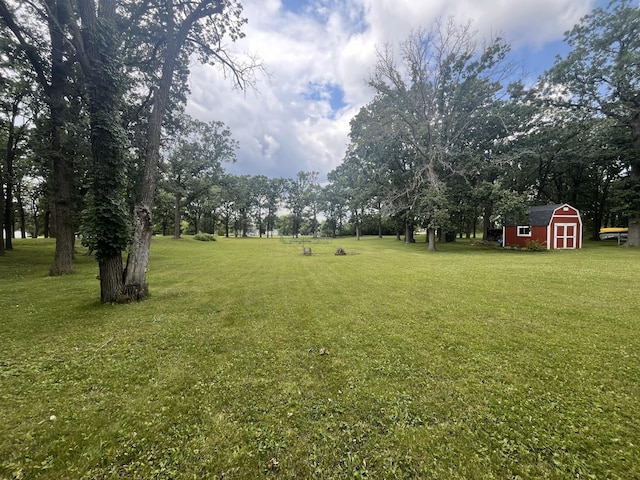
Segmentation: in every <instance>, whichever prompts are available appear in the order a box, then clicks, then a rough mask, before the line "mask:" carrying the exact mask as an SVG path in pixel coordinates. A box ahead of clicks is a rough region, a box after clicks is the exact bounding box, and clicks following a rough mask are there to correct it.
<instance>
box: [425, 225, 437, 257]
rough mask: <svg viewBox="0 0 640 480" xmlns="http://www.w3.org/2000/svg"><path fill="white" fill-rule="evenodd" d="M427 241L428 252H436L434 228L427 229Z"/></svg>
mask: <svg viewBox="0 0 640 480" xmlns="http://www.w3.org/2000/svg"><path fill="white" fill-rule="evenodd" d="M427 239H428V240H429V247H428V248H427V250H428V251H430V252H435V251H436V229H435V228H427Z"/></svg>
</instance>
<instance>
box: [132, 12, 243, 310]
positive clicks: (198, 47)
mask: <svg viewBox="0 0 640 480" xmlns="http://www.w3.org/2000/svg"><path fill="white" fill-rule="evenodd" d="M131 6H132V18H133V19H134V20H137V21H139V22H140V23H141V24H145V25H147V26H149V27H150V26H152V27H153V28H152V29H151V30H152V31H154V32H157V34H158V37H157V38H152V39H150V41H149V44H150V45H151V46H152V48H151V49H150V51H151V52H153V53H154V56H153V63H154V69H152V75H150V79H151V80H152V82H150V83H149V84H148V90H149V92H150V98H151V104H152V107H151V113H150V117H149V120H148V128H147V133H146V145H145V154H144V173H143V176H142V189H141V192H140V195H139V199H138V202H137V203H136V206H135V209H134V236H133V241H132V244H131V246H130V250H129V256H128V258H127V266H126V270H125V288H124V289H125V292H124V295H125V296H126V297H128V298H131V299H142V298H144V297H146V296H147V294H148V287H147V283H146V271H147V265H148V262H149V249H150V246H151V237H152V234H153V217H152V212H153V200H154V195H155V190H156V183H157V173H158V163H159V158H160V139H161V132H162V124H163V120H164V117H165V113H166V111H167V108H168V105H169V99H170V93H171V90H172V87H174V85H175V81H176V78H175V73H176V70H177V69H178V68H179V67H180V66H182V67H183V68H186V67H184V62H185V61H187V59H188V58H189V55H192V54H195V55H197V56H198V58H199V59H200V61H202V62H203V63H217V64H218V65H219V66H221V67H222V68H224V69H226V70H228V71H230V72H231V74H232V76H233V78H234V80H235V83H236V85H237V86H239V87H244V86H245V85H246V83H247V81H248V73H249V72H250V71H251V70H252V69H253V68H254V67H255V63H253V62H252V63H250V64H249V65H242V64H240V63H239V62H237V61H236V60H234V59H233V58H232V57H230V55H229V53H228V51H227V50H226V49H225V46H224V44H223V41H224V39H225V38H230V39H231V40H232V41H235V40H237V39H238V38H241V37H242V36H244V34H243V33H242V30H241V29H242V26H243V25H244V23H245V22H246V20H245V19H244V18H242V16H241V14H242V7H241V5H240V4H239V3H238V2H236V1H235V0H197V1H194V2H178V1H175V0H167V1H164V2H161V3H159V4H157V5H156V4H154V3H153V2H150V3H146V2H145V3H143V4H142V6H141V7H139V6H138V4H131Z"/></svg>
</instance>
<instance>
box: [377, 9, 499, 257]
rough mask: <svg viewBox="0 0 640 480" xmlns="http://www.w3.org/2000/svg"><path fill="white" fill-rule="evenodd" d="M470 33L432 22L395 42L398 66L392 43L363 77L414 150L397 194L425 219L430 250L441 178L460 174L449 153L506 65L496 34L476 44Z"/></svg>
mask: <svg viewBox="0 0 640 480" xmlns="http://www.w3.org/2000/svg"><path fill="white" fill-rule="evenodd" d="M474 37H475V35H474V33H473V32H472V31H471V28H470V25H469V24H467V25H463V26H458V25H455V24H454V23H453V21H451V20H450V21H449V22H448V23H442V22H440V21H438V22H436V24H435V26H434V28H433V29H432V30H431V31H430V32H425V31H421V30H419V31H416V32H413V33H412V34H410V35H409V37H408V38H407V40H406V41H405V42H404V43H403V44H402V45H401V55H402V58H403V61H404V64H403V65H402V67H399V66H398V65H397V64H396V61H395V58H394V54H393V52H392V50H391V47H389V46H387V47H386V48H385V49H383V50H381V51H379V52H378V62H377V64H376V68H375V71H374V73H373V75H372V77H371V78H370V80H369V84H370V85H371V86H372V87H373V88H375V90H376V92H377V93H378V95H380V96H383V97H386V98H387V99H388V100H387V103H388V105H389V107H388V115H389V117H390V118H392V119H393V121H394V128H396V129H397V131H398V133H399V135H400V138H401V139H402V141H403V142H405V143H406V148H405V150H406V151H407V153H409V156H408V157H407V158H411V156H413V159H412V165H411V167H410V168H409V169H408V170H407V172H408V173H409V174H410V175H409V176H408V178H407V181H406V182H405V183H404V186H403V187H404V188H403V191H400V192H398V193H399V194H402V196H404V197H406V199H407V203H408V207H409V210H410V211H412V210H413V209H414V208H416V207H419V210H420V211H419V212H418V213H419V216H420V217H422V218H424V219H428V221H427V231H428V240H429V250H435V249H436V246H435V229H436V228H437V227H439V226H442V225H439V223H440V222H441V221H443V220H444V219H445V218H446V217H447V215H446V212H442V211H441V210H442V209H444V208H446V207H445V205H446V202H444V201H443V200H444V187H445V178H446V176H447V175H451V174H455V173H460V172H459V171H458V170H459V169H460V167H459V166H458V165H456V164H455V162H454V159H455V154H454V152H458V151H460V149H462V148H464V144H463V143H462V140H463V136H464V134H465V133H466V132H467V131H468V130H469V129H471V128H472V126H473V125H474V122H476V121H477V120H478V119H480V118H482V117H483V116H485V115H487V114H488V112H489V111H490V109H491V107H492V104H493V102H494V100H495V97H496V95H497V93H498V92H499V90H500V88H501V85H500V83H499V80H500V78H501V76H503V75H504V74H505V73H506V71H507V70H506V66H505V64H504V63H503V61H504V58H505V56H506V53H507V51H508V47H507V45H505V44H504V43H503V42H502V41H501V39H499V38H497V39H495V40H493V41H491V42H490V43H489V44H488V45H486V46H484V47H483V48H481V47H480V46H479V45H478V44H477V43H476V42H475V40H474ZM425 196H429V197H431V198H423V197H425ZM398 198H400V196H398Z"/></svg>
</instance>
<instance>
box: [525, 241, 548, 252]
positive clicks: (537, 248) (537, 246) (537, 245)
mask: <svg viewBox="0 0 640 480" xmlns="http://www.w3.org/2000/svg"><path fill="white" fill-rule="evenodd" d="M546 243H547V242H540V241H538V240H529V241H527V243H526V247H525V250H527V251H528V252H544V251H546V250H547V246H546V245H545V244H546Z"/></svg>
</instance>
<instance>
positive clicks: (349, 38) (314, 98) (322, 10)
mask: <svg viewBox="0 0 640 480" xmlns="http://www.w3.org/2000/svg"><path fill="white" fill-rule="evenodd" d="M606 3H607V0H244V1H243V2H242V4H243V8H244V11H243V14H244V16H245V17H246V18H247V19H248V23H247V25H245V28H244V32H245V34H246V36H245V38H243V39H241V40H240V41H238V42H236V43H234V44H231V43H229V49H230V50H231V51H233V52H235V54H236V55H238V56H240V57H241V56H243V55H253V56H256V57H258V58H259V59H260V61H261V63H262V65H263V71H261V72H257V74H256V78H255V80H256V82H255V87H254V88H251V89H248V90H246V91H239V90H234V89H233V88H232V83H231V81H230V79H229V78H225V77H224V75H222V74H221V72H220V69H219V68H217V67H215V66H208V65H199V64H197V63H195V62H194V64H193V65H192V66H191V77H190V88H191V94H190V97H189V101H188V105H187V113H189V114H190V115H191V116H192V117H195V118H197V119H199V120H202V121H207V122H208V121H211V120H219V121H222V122H224V123H225V124H226V125H227V126H228V127H229V129H230V130H231V132H232V136H233V138H234V139H235V140H237V141H238V142H239V145H240V146H239V148H238V150H237V151H236V156H237V162H235V163H233V164H225V165H224V167H225V170H226V171H227V172H229V173H231V174H234V175H265V176H267V177H272V178H275V177H284V178H294V177H295V176H296V173H297V172H299V171H305V172H311V171H315V172H318V174H319V176H318V179H319V181H320V182H321V183H322V182H324V181H325V180H326V175H327V173H329V172H330V171H331V170H333V169H335V168H336V167H337V166H338V165H339V164H340V163H341V162H342V159H343V158H344V154H345V150H346V147H347V145H348V143H349V122H350V120H351V119H352V118H353V117H354V116H355V115H356V114H357V113H358V111H359V110H360V108H361V107H363V106H364V105H366V104H367V103H369V102H370V101H371V100H372V98H373V90H372V89H371V88H370V87H369V86H368V85H367V78H368V77H369V75H370V73H371V72H372V71H373V69H374V67H375V64H376V48H377V47H381V46H383V45H385V44H389V45H391V46H392V47H394V48H397V47H398V46H399V44H400V42H402V41H403V40H404V39H406V37H407V35H408V34H409V33H410V32H411V31H412V30H416V29H418V28H423V29H425V30H429V29H430V28H431V26H432V25H433V24H434V21H436V20H437V19H445V20H446V19H448V18H450V17H452V18H453V19H454V21H455V23H457V24H464V23H467V22H468V21H471V22H472V28H473V30H474V31H476V39H477V40H478V41H479V42H481V41H482V40H483V39H488V38H490V37H492V36H495V35H501V36H502V37H503V38H504V39H505V41H506V42H507V43H509V44H510V45H511V59H512V60H513V61H515V62H516V63H518V64H519V65H522V67H523V77H522V79H523V80H524V81H525V83H527V84H533V83H535V80H536V79H537V78H538V76H539V75H541V74H542V73H544V71H545V70H547V69H548V68H550V67H551V66H552V65H553V62H554V59H555V57H556V55H561V56H564V55H566V53H567V52H568V47H567V45H566V44H565V43H564V41H563V39H564V33H565V32H566V31H567V30H569V29H570V28H571V27H573V26H574V25H575V24H576V23H578V21H579V20H580V19H581V18H582V17H583V16H585V15H586V14H588V13H589V12H590V11H591V10H592V9H593V8H595V7H596V6H606Z"/></svg>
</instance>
